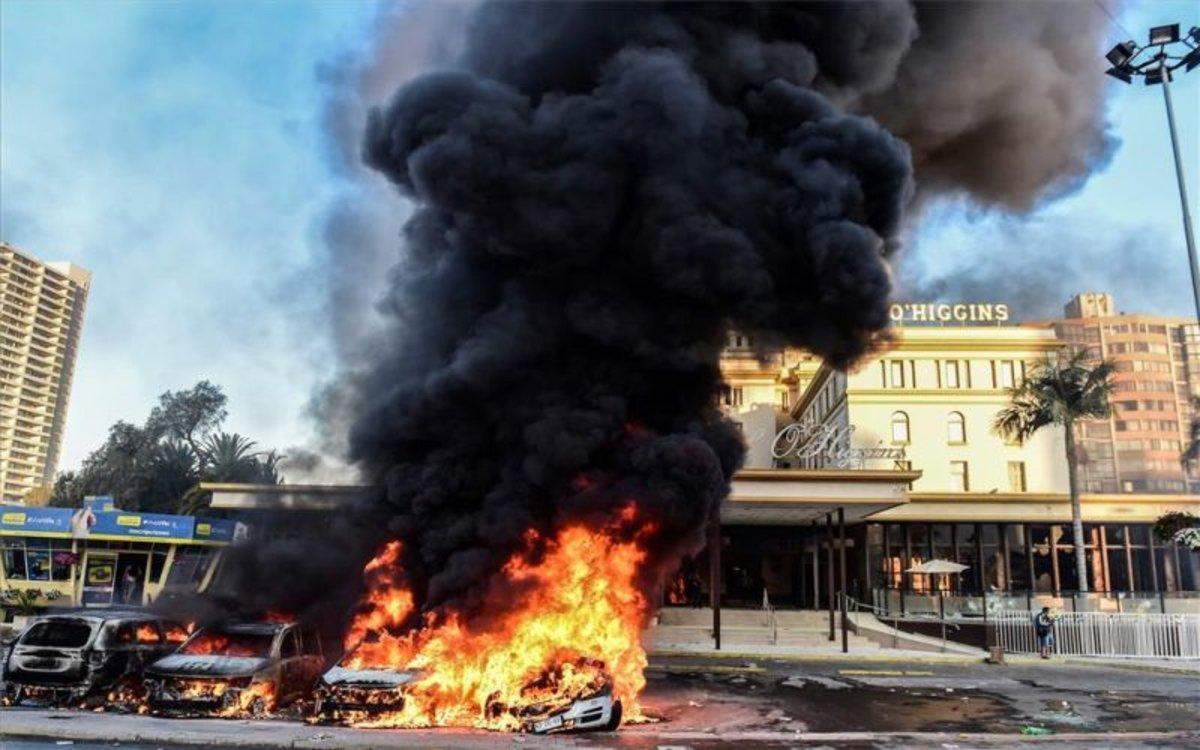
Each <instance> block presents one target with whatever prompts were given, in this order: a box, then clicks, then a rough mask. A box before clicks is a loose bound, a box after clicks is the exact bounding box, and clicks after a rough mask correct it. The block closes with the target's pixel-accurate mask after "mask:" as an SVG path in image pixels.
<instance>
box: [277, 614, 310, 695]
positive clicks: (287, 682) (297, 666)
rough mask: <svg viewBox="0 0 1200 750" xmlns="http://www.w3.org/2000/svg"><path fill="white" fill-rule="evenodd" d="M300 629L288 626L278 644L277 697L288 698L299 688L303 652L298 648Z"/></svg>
mask: <svg viewBox="0 0 1200 750" xmlns="http://www.w3.org/2000/svg"><path fill="white" fill-rule="evenodd" d="M299 635H300V631H299V629H297V628H295V627H289V628H288V629H287V630H285V631H284V633H283V640H282V641H281V642H280V645H279V698H280V702H282V701H284V700H290V699H291V697H292V696H294V695H295V694H296V693H297V692H299V691H300V690H301V689H302V688H301V683H302V681H303V679H304V654H303V651H302V650H301V648H300V638H299Z"/></svg>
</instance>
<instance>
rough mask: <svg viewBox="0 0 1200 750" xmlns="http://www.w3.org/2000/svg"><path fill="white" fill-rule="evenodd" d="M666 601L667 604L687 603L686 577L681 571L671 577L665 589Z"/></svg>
mask: <svg viewBox="0 0 1200 750" xmlns="http://www.w3.org/2000/svg"><path fill="white" fill-rule="evenodd" d="M667 603H668V604H687V603H688V595H687V579H686V578H685V577H684V575H683V573H676V574H675V577H674V578H672V579H671V585H670V587H669V588H668V589H667Z"/></svg>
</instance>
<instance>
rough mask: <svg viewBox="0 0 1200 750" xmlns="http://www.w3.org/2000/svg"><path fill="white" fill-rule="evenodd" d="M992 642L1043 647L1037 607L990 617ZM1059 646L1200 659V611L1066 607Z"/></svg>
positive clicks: (1058, 628)
mask: <svg viewBox="0 0 1200 750" xmlns="http://www.w3.org/2000/svg"><path fill="white" fill-rule="evenodd" d="M988 629H989V630H990V631H991V637H990V639H989V640H990V641H991V643H993V644H995V645H997V646H1002V647H1003V648H1004V650H1005V651H1011V652H1017V653H1021V652H1025V653H1037V650H1038V646H1037V637H1036V636H1035V635H1034V632H1033V613H1032V612H999V613H996V615H995V616H991V617H989V618H988ZM1054 652H1055V653H1058V654H1072V655H1078V656H1132V657H1145V658H1158V659H1200V615H1162V614H1133V613H1126V614H1117V613H1110V612H1064V613H1063V614H1060V615H1057V616H1056V617H1055V623H1054Z"/></svg>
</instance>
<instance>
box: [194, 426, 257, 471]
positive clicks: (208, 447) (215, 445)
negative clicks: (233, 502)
mask: <svg viewBox="0 0 1200 750" xmlns="http://www.w3.org/2000/svg"><path fill="white" fill-rule="evenodd" d="M254 446H255V442H254V441H253V440H249V439H247V438H245V437H242V436H241V435H239V434H237V433H236V432H216V433H213V434H212V435H209V436H208V437H207V438H205V440H204V442H203V443H202V444H201V451H202V455H203V459H204V469H203V471H202V472H201V473H202V474H203V475H204V478H205V479H206V480H207V481H210V482H243V481H246V479H247V478H249V477H251V476H253V475H254V474H256V473H257V469H258V460H257V457H258V454H257V453H255V452H254Z"/></svg>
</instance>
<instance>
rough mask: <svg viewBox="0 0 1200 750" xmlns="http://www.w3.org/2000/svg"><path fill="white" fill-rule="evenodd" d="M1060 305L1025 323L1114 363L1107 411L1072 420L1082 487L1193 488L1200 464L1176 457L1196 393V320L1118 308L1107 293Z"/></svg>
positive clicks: (1197, 488) (1199, 388)
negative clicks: (1046, 316)
mask: <svg viewBox="0 0 1200 750" xmlns="http://www.w3.org/2000/svg"><path fill="white" fill-rule="evenodd" d="M1064 313H1065V316H1064V317H1063V318H1060V319H1058V320H1053V321H1047V322H1043V323H1039V324H1031V325H1041V326H1045V327H1047V328H1051V329H1053V330H1054V332H1055V333H1056V334H1057V335H1058V337H1059V339H1061V340H1062V341H1063V342H1064V343H1065V344H1066V345H1067V346H1069V347H1072V348H1074V349H1082V350H1084V351H1086V352H1087V361H1088V362H1089V363H1091V364H1095V363H1097V362H1099V361H1100V360H1101V359H1107V360H1109V361H1110V362H1112V363H1113V365H1114V366H1115V367H1116V372H1115V373H1114V374H1113V378H1112V379H1113V394H1112V398H1111V399H1110V400H1111V402H1112V406H1113V411H1112V415H1111V416H1110V417H1109V418H1108V419H1101V420H1091V421H1088V422H1085V423H1083V424H1080V425H1079V427H1078V428H1077V434H1076V438H1077V440H1078V444H1079V446H1080V448H1081V449H1082V451H1081V458H1082V459H1083V460H1082V461H1081V463H1080V469H1081V472H1080V479H1081V481H1082V486H1083V489H1084V491H1086V492H1104V493H1113V492H1123V493H1182V492H1189V493H1196V492H1200V470H1198V467H1196V466H1191V467H1189V466H1186V465H1185V464H1184V463H1183V462H1182V460H1181V457H1182V451H1183V450H1185V449H1186V448H1187V442H1188V431H1189V425H1190V424H1191V421H1192V419H1193V417H1194V414H1195V412H1194V408H1193V402H1194V400H1195V399H1196V398H1197V397H1200V326H1197V325H1196V322H1195V321H1194V320H1192V319H1190V318H1172V317H1163V316H1156V315H1126V314H1122V313H1118V312H1117V311H1116V308H1115V307H1114V305H1113V298H1112V295H1109V294H1097V293H1086V294H1078V295H1076V296H1075V297H1073V298H1071V300H1070V301H1069V302H1068V303H1067V304H1066V307H1065V310H1064Z"/></svg>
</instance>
